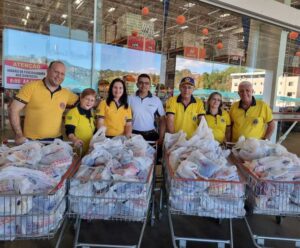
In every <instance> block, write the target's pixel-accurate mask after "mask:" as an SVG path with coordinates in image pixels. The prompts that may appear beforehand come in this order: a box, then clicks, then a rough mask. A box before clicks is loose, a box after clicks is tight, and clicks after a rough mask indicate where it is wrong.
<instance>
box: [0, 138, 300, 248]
mask: <svg viewBox="0 0 300 248" xmlns="http://www.w3.org/2000/svg"><path fill="white" fill-rule="evenodd" d="M283 145H285V146H286V147H287V148H288V149H289V150H290V151H291V152H294V153H296V154H298V156H300V133H292V134H291V135H289V136H288V138H287V140H286V141H285V142H284V143H283ZM173 220H174V227H175V232H176V234H177V235H183V236H186V237H196V236H201V237H205V238H214V239H216V238H226V239H227V238H228V234H229V225H228V221H223V222H221V223H218V221H217V220H215V219H206V218H198V217H190V216H173ZM249 222H250V223H251V226H253V227H254V228H255V230H256V232H258V233H259V234H266V235H280V236H285V235H287V236H292V237H299V238H300V228H299V226H300V221H299V219H297V218H283V219H282V223H281V224H280V225H278V224H276V221H275V217H271V216H251V217H249ZM81 226H82V232H81V234H80V240H81V241H84V242H95V243H97V242H100V241H102V242H112V243H118V242H119V243H121V244H129V243H130V242H132V243H136V242H137V239H138V233H139V231H140V229H141V225H140V224H136V223H127V222H121V223H118V222H106V221H102V222H101V221H91V222H87V221H83V222H82V225H81ZM233 230H234V247H237V248H250V247H255V246H254V245H253V244H252V242H251V238H250V235H249V233H248V231H247V227H246V225H245V222H244V220H243V219H237V220H234V221H233ZM56 238H57V236H56V237H55V238H54V239H52V240H37V241H13V242H10V241H8V242H0V247H6V248H16V247H22V248H40V247H41V248H48V247H49V248H50V247H54V246H55V240H56ZM73 239H74V225H73V221H71V220H70V221H68V224H67V227H66V230H65V233H64V237H63V240H62V243H61V247H72V245H73ZM268 246H269V247H270V246H272V247H278V248H282V247H286V248H289V247H295V246H294V244H292V243H282V242H279V241H277V242H272V243H268ZM141 247H143V248H153V247H155V248H168V247H172V241H171V236H170V227H169V224H168V217H167V211H166V209H165V208H164V209H163V216H162V219H161V220H160V221H157V222H156V223H155V225H154V226H153V227H151V226H150V225H147V227H146V230H145V235H144V238H143V241H142V245H141ZM187 247H197V248H201V247H203V248H209V247H217V245H215V244H207V243H188V246H187Z"/></svg>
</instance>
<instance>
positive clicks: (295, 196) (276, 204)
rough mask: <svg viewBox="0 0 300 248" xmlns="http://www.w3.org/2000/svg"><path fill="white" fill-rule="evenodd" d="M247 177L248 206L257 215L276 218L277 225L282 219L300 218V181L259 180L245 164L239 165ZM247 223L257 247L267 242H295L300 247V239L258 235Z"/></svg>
mask: <svg viewBox="0 0 300 248" xmlns="http://www.w3.org/2000/svg"><path fill="white" fill-rule="evenodd" d="M239 167H240V168H241V169H242V170H243V172H244V173H245V175H246V176H247V185H248V190H247V205H248V207H249V208H250V212H251V213H253V214H255V215H265V216H266V215H268V216H275V217H276V222H277V224H280V222H281V217H285V216H288V217H299V216H300V181H275V180H265V179H261V178H259V177H258V176H257V175H256V174H254V173H253V172H252V171H251V170H250V169H248V168H247V167H246V166H244V165H243V164H241V163H240V164H239ZM245 222H246V225H247V228H248V231H249V233H250V235H251V238H252V240H253V242H254V245H255V246H256V247H263V246H264V244H265V241H266V240H273V241H288V242H294V243H295V246H296V247H300V238H290V237H283V236H279V235H278V236H267V235H257V234H255V233H254V231H253V228H251V225H250V222H249V221H248V219H247V217H245Z"/></svg>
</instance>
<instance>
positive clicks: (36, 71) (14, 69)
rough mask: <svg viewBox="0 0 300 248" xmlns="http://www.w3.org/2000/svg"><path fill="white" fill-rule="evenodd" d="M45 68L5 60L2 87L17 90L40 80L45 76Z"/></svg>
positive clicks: (40, 65)
mask: <svg viewBox="0 0 300 248" xmlns="http://www.w3.org/2000/svg"><path fill="white" fill-rule="evenodd" d="M47 68H48V66H47V64H38V63H28V62H21V61H14V60H5V62H4V77H3V78H4V87H5V88H6V89H19V88H21V86H22V85H24V84H26V83H28V82H30V81H33V80H39V79H42V78H44V77H45V76H46V71H47Z"/></svg>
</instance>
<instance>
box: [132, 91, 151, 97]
mask: <svg viewBox="0 0 300 248" xmlns="http://www.w3.org/2000/svg"><path fill="white" fill-rule="evenodd" d="M135 95H136V96H138V97H140V95H139V90H137V91H136V92H135ZM146 97H149V98H151V97H152V93H151V92H150V91H148V95H147V96H146ZM146 97H144V98H146ZM140 98H141V97H140Z"/></svg>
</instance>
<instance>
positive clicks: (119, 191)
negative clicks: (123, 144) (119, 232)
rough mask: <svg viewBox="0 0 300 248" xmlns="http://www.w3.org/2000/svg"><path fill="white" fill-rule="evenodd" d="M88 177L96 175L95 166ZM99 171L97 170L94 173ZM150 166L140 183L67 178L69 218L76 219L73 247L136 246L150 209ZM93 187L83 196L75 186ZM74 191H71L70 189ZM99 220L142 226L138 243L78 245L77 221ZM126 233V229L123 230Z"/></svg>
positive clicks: (78, 228)
mask: <svg viewBox="0 0 300 248" xmlns="http://www.w3.org/2000/svg"><path fill="white" fill-rule="evenodd" d="M90 169H91V170H93V172H92V173H91V174H92V175H96V174H97V170H99V169H100V168H99V167H91V168H90ZM98 172H99V171H98ZM153 172H154V165H152V166H151V168H150V170H149V173H148V175H147V178H146V180H145V181H144V182H140V181H139V182H136V181H116V180H101V179H97V176H95V177H94V178H89V180H87V181H82V179H81V181H80V180H79V179H78V178H77V177H76V175H74V176H73V177H72V178H71V179H70V186H71V189H70V192H69V196H68V199H69V216H70V217H74V218H76V222H75V238H74V247H83V246H87V247H140V246H141V242H142V238H143V235H144V231H145V227H146V223H147V217H148V213H149V208H150V200H151V196H152V188H153V185H152V183H153ZM79 184H80V185H81V186H80V187H85V188H86V189H88V188H89V189H91V188H93V190H94V192H95V194H93V195H87V194H85V193H84V192H87V191H85V190H84V189H83V190H82V191H81V192H78V191H77V190H76V186H78V185H79ZM72 189H74V190H72ZM82 219H84V220H102V221H110V222H112V221H115V222H116V224H117V223H120V222H121V221H125V222H140V223H143V225H142V228H141V231H140V235H139V239H138V243H137V244H131V245H119V244H98V243H97V244H95V243H82V242H79V233H80V226H81V220H82ZM125 231H126V230H125Z"/></svg>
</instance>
